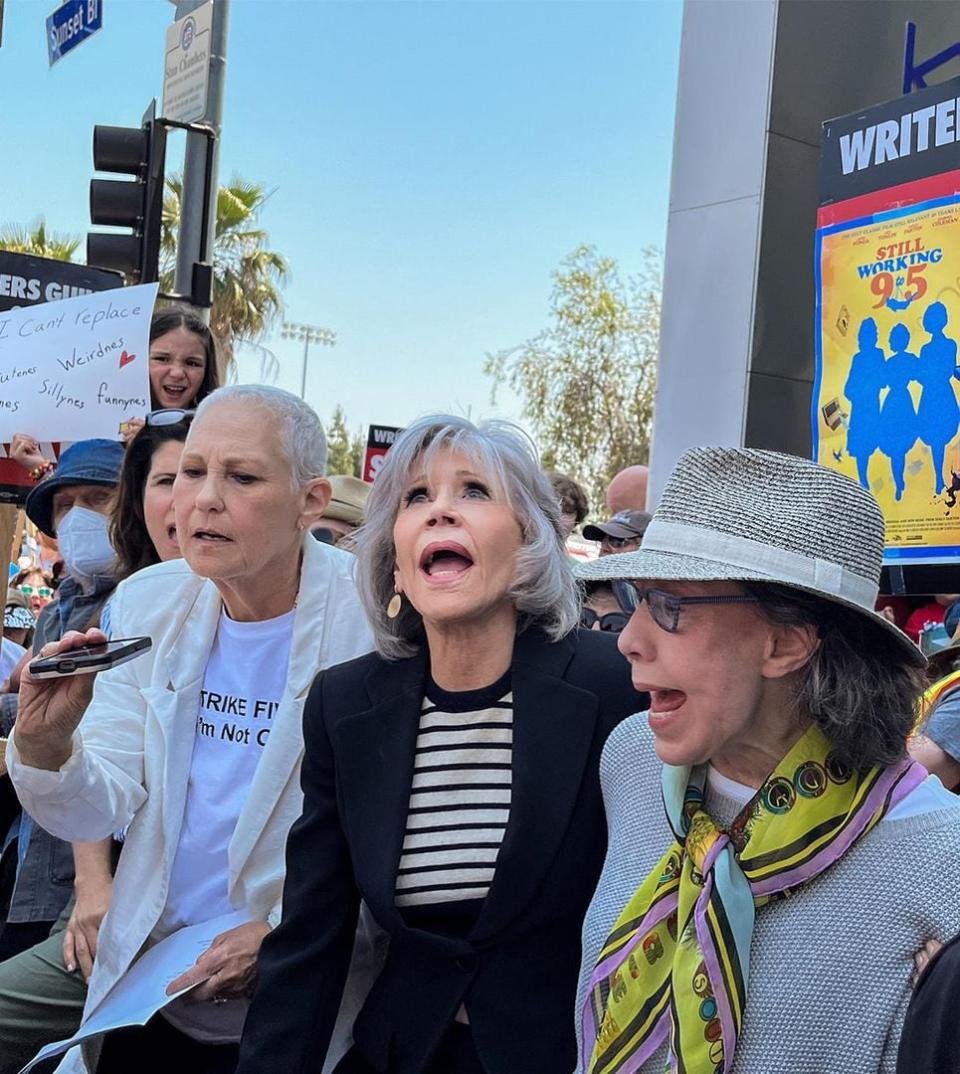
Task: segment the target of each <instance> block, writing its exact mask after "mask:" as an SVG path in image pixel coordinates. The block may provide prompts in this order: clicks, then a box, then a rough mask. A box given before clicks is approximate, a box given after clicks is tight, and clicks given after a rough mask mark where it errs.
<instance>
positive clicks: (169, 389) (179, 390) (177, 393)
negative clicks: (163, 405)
mask: <svg viewBox="0 0 960 1074" xmlns="http://www.w3.org/2000/svg"><path fill="white" fill-rule="evenodd" d="M160 387H161V388H162V389H163V393H164V395H169V396H170V397H171V398H172V399H176V400H178V401H179V400H180V399H182V398H183V396H184V395H185V394H186V391H187V386H186V385H185V384H178V385H173V384H161V385H160Z"/></svg>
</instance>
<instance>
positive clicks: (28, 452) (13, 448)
mask: <svg viewBox="0 0 960 1074" xmlns="http://www.w3.org/2000/svg"><path fill="white" fill-rule="evenodd" d="M10 458H11V459H13V461H14V462H17V463H19V464H20V465H21V466H22V467H23V468H24V470H35V469H36V468H37V467H38V466H42V465H43V464H44V463H45V462H46V461H47V460H46V459H45V458H44V457H43V455H42V454H41V452H40V444H39V443H38V442H37V441H36V440H34V438H33V437H32V436H27V434H26V433H14V434H13V440H12V441H11V442H10Z"/></svg>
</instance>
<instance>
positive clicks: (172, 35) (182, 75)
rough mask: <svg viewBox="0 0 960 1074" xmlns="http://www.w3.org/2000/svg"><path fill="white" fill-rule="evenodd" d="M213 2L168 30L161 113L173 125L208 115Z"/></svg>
mask: <svg viewBox="0 0 960 1074" xmlns="http://www.w3.org/2000/svg"><path fill="white" fill-rule="evenodd" d="M212 29H213V0H208V2H207V3H206V4H201V6H200V7H198V8H196V9H195V10H193V11H191V12H190V14H189V15H184V17H183V18H182V19H177V20H176V22H174V23H172V24H171V25H170V26H168V27H167V41H166V52H165V54H164V58H163V104H162V106H161V109H160V114H161V116H163V118H164V119H172V120H173V121H174V122H176V123H193V122H195V121H196V120H198V119H203V117H204V116H205V115H206V113H207V87H208V86H209V83H210V40H211V36H212V34H211V31H212Z"/></svg>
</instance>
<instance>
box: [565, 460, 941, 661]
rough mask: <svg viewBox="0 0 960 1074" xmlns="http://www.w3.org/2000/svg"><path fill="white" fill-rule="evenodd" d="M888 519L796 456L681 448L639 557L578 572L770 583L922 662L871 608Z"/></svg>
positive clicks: (621, 557) (593, 577) (587, 577)
mask: <svg viewBox="0 0 960 1074" xmlns="http://www.w3.org/2000/svg"><path fill="white" fill-rule="evenodd" d="M883 535H884V527H883V515H882V513H881V511H880V507H879V505H878V504H877V501H876V500H875V499H874V498H873V496H872V495H871V494H870V493H869V492H868V491H867V490H866V489H864V488H862V487H861V486H860V485H858V484H857V482H856V481H853V480H851V479H850V478H848V477H844V476H843V474H839V473H837V472H836V471H835V470H828V469H827V468H826V467H824V466H818V465H817V464H816V463H814V462H810V461H809V460H808V459H801V458H799V457H797V456H795V455H781V454H780V453H778V452H775V451H759V450H756V449H753V448H714V447H698V448H691V449H690V450H688V451H686V452H684V454H683V455H682V456H681V458H680V460H679V461H678V462H677V465H676V466H675V467H674V470H673V473H672V474H671V475H670V477H669V479H668V481H667V484H666V487H665V488H664V490H663V498H662V499H661V502H660V506H659V507H658V508H657V510H656V511H655V512H654V515H653V519H652V521H651V522H650V525H649V526H648V527H647V531H646V533H645V534H644V537H643V545H642V546H641V547H640V548H639V549H638V550H637V551H636V552H624V553H622V554H618V555H612V556H602V557H600V558H599V559H595V560H591V561H590V562H585V563H579V564H577V566H576V567H575V569H574V570H575V574H576V576H577V577H578V578H579V579H581V580H582V581H606V580H610V579H614V578H643V579H650V580H660V581H668V580H669V581H690V582H719V581H734V582H770V583H773V584H776V585H783V586H789V587H791V588H793V589H801V590H803V591H804V592H807V593H814V594H816V595H817V596H819V597H823V598H824V599H825V600H829V601H832V602H833V603H835V604H841V605H843V606H844V607H847V608H852V609H853V610H855V611H858V612H860V613H861V614H863V615H864V616H866V618H867V619H868V620H869V621H870V623H872V624H873V625H875V626H876V627H877V629H878V630H881V631H883V632H884V633H886V634H887V635H888V636H890V637H891V638H893V639H894V640H895V641H896V642H897V643H898V644H899V645H900V646H901V648H902V650H903V654H904V655H905V656H907V657H909V658H910V660H911V661H912V662H913V663H915V664H918V665H923V663H924V658H923V655H922V654H921V652H920V650H919V649H918V648H917V646H916V645H914V644H913V642H912V641H910V639H909V638H908V637H907V636H906V634H904V633H902V632H901V631H900V630H899V629H898V628H897V627H896V626H894V624H893V623H890V622H888V621H887V620H886V619H884V617H883V616H882V615H878V614H877V612H875V611H874V607H873V606H874V604H875V603H876V599H877V593H878V589H879V579H880V567H881V564H882V560H883Z"/></svg>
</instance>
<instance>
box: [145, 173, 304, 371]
mask: <svg viewBox="0 0 960 1074" xmlns="http://www.w3.org/2000/svg"><path fill="white" fill-rule="evenodd" d="M166 185H167V189H166V192H165V194H164V199H163V223H162V231H161V239H160V259H161V260H160V289H161V290H163V291H172V290H173V280H174V271H175V268H176V251H177V234H178V231H179V227H180V201H181V197H182V195H183V178H182V176H180V175H174V176H169V177H168V178H167V184H166ZM268 196H269V195H268V192H267V191H266V189H265V188H264V187H263V186H262V185H260V184H259V183H253V182H250V181H248V180H246V179H240V178H238V177H234V178H233V179H232V180H231V182H230V183H229V184H228V185H227V186H221V187H220V189H219V190H218V192H217V221H216V230H215V232H214V240H213V308H212V309H211V310H210V327H211V328H212V329H213V330H214V332H215V333H216V334H217V339H218V342H219V343H220V351H221V355H222V358H223V361H224V364H225V366H228V365H229V364H230V363H231V362H232V360H233V351H234V347H235V345H236V344H237V343H239V342H250V343H255V342H256V341H257V340H258V339H259V338H260V337H261V336H263V335H264V333H265V332H266V331H267V329H268V328H269V327H270V325H271V324H272V323H273V321H274V320H275V319H276V317H277V316H278V314H280V312H281V311H282V309H283V298H282V295H281V293H280V289H281V287H282V286H283V284H284V283H285V282H286V280H287V275H288V267H287V261H286V258H284V257H283V256H282V255H281V254H279V253H276V252H275V251H273V250H270V249H269V248H268V243H269V241H270V236H269V234H268V233H267V232H266V231H265V230H264V229H263V228H261V227H260V226H259V216H260V210H261V209H262V208H263V206H264V203H265V202H266V200H267V198H268Z"/></svg>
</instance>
